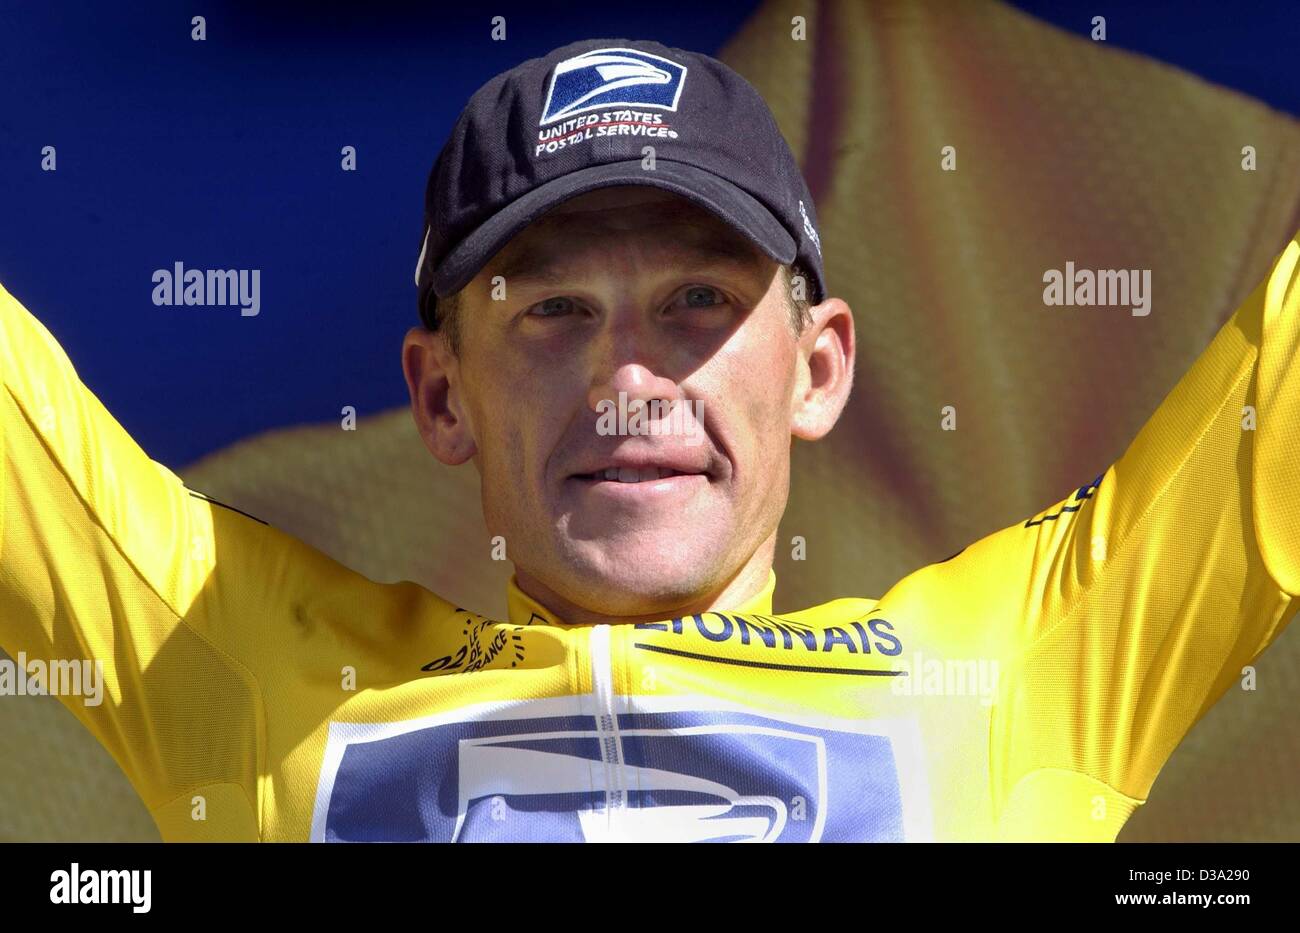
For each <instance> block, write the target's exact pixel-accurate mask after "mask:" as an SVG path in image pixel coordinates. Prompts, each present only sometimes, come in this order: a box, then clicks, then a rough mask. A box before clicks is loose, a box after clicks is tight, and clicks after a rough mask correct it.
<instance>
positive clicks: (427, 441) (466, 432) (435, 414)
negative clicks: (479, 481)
mask: <svg viewBox="0 0 1300 933" xmlns="http://www.w3.org/2000/svg"><path fill="white" fill-rule="evenodd" d="M402 373H403V374H404V375H405V376H406V389H407V391H408V392H409V393H410V395H411V416H412V417H413V418H415V427H416V428H417V429H418V430H419V432H420V437H422V438H424V446H425V447H427V448H429V453H431V454H433V455H434V456H435V457H437V458H438V459H439V460H441V461H442V462H443V463H445V464H447V465H448V466H458V465H459V464H462V463H464V462H465V461H466V460H469V459H470V458H471V457H473V456H474V455H475V454H476V453H478V446H477V445H476V444H475V442H474V431H473V427H472V426H471V425H470V423H469V419H468V418H467V417H466V412H465V406H464V403H463V400H462V399H461V397H460V360H459V359H457V357H456V355H455V354H454V353H452V352H451V348H450V347H449V346H447V341H446V340H444V339H443V337H442V335H441V334H439V333H437V332H436V331H431V330H429V329H428V328H426V327H412V328H411V329H410V330H408V331H407V332H406V337H405V338H404V339H403V340H402Z"/></svg>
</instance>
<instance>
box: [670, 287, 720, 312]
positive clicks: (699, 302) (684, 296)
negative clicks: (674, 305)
mask: <svg viewBox="0 0 1300 933" xmlns="http://www.w3.org/2000/svg"><path fill="white" fill-rule="evenodd" d="M678 302H680V303H681V304H684V305H685V306H686V307H688V308H712V307H714V306H715V305H720V304H725V303H726V299H725V298H724V297H723V295H722V292H720V291H718V290H717V289H716V288H713V287H712V286H710V285H692V286H691V287H690V288H688V289H686V290H685V291H683V292H682V293H681V295H680V296H679V297H678Z"/></svg>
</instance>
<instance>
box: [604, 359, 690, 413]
mask: <svg viewBox="0 0 1300 933" xmlns="http://www.w3.org/2000/svg"><path fill="white" fill-rule="evenodd" d="M620 394H624V397H625V400H626V403H627V404H629V405H630V404H631V403H633V402H652V401H655V400H661V401H665V402H673V401H676V400H677V395H678V387H677V383H676V382H674V381H673V380H672V379H669V378H668V377H666V376H662V375H659V374H658V373H656V372H655V371H654V370H652V369H650V368H649V367H648V366H646V365H645V364H643V363H634V362H625V363H622V364H620V365H618V366H616V367H614V368H613V369H612V370H611V371H610V372H609V373H608V374H606V375H605V376H604V377H603V378H600V379H597V380H596V381H595V383H593V385H592V387H591V390H590V391H589V392H588V393H587V405H588V406H590V408H591V410H592V411H595V412H600V410H601V407H600V406H601V403H602V402H606V403H609V404H613V405H617V404H618V403H619V395H620Z"/></svg>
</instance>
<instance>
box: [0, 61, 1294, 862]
mask: <svg viewBox="0 0 1300 933" xmlns="http://www.w3.org/2000/svg"><path fill="white" fill-rule="evenodd" d="M426 219H427V226H426V231H425V237H424V242H423V245H422V250H421V254H420V259H419V262H418V264H417V271H416V283H417V285H418V286H419V291H420V302H421V313H422V316H423V318H424V323H425V327H423V328H416V329H413V330H412V331H411V332H410V333H408V334H407V336H406V340H405V343H404V346H403V357H402V359H403V366H404V371H405V374H406V378H407V382H408V386H409V388H410V393H411V402H412V411H413V414H414V417H415V419H416V423H417V425H418V426H419V428H420V432H421V435H422V437H423V438H424V441H425V443H426V445H427V446H428V447H429V449H430V451H431V452H432V453H433V454H434V456H436V457H438V458H439V459H440V460H442V461H443V462H445V463H465V462H467V461H473V462H474V464H475V466H476V467H477V469H478V471H479V472H480V474H481V477H482V488H483V500H484V502H483V504H484V511H485V516H486V518H487V523H488V527H489V529H490V531H491V532H492V534H493V535H494V547H500V548H502V549H503V551H504V553H505V556H507V557H508V559H510V560H511V561H513V563H514V566H515V576H514V578H513V579H512V580H511V584H510V591H509V607H510V610H509V621H504V622H498V621H494V620H490V619H485V618H482V617H480V616H477V615H475V614H473V613H472V612H469V611H467V610H466V609H464V608H460V607H456V606H453V605H451V604H449V603H447V602H445V601H444V600H441V599H439V598H438V597H437V596H435V595H433V594H431V593H429V592H427V591H426V590H424V589H422V588H421V587H419V586H416V585H415V584H412V583H409V582H403V583H398V584H391V585H380V584H375V583H372V582H370V581H368V580H365V579H364V578H361V577H360V576H359V575H357V574H355V573H352V572H351V571H349V570H347V569H346V568H344V567H342V566H340V565H338V564H337V563H335V562H334V561H332V560H330V559H329V558H327V557H325V556H324V555H322V554H320V553H319V552H317V551H315V550H313V549H311V548H309V547H308V546H306V545H305V544H303V543H302V542H300V541H297V540H295V539H293V538H291V537H289V536H288V535H285V534H283V533H282V532H279V531H278V530H276V529H274V528H272V527H270V526H267V525H265V524H262V523H260V522H258V521H257V520H256V519H253V518H251V517H249V516H246V515H244V514H242V513H239V512H237V511H234V510H232V509H229V508H227V507H223V506H221V505H220V504H219V503H215V502H212V501H209V500H206V499H204V498H203V497H200V496H198V495H196V494H194V493H192V492H190V491H189V490H187V489H185V487H184V486H183V484H182V483H181V482H180V480H179V479H178V478H177V477H175V476H174V475H173V474H171V473H170V472H169V471H167V470H166V469H164V468H161V467H159V466H158V465H157V464H154V463H153V462H152V461H150V460H149V459H148V458H147V457H146V456H145V455H144V453H143V452H142V451H140V450H139V448H138V447H136V446H135V445H134V444H133V443H132V442H131V440H130V438H129V437H127V436H126V434H125V433H124V432H123V431H122V429H121V428H120V427H119V426H118V425H117V424H116V423H115V422H114V421H113V420H112V418H111V417H110V416H109V415H108V414H107V412H105V411H104V410H103V408H102V407H101V406H99V404H98V402H97V401H96V400H95V399H94V397H93V396H92V395H91V394H90V393H89V392H88V391H87V390H86V389H85V388H84V387H83V386H81V385H80V383H79V382H78V381H77V379H76V377H75V373H74V372H73V370H72V368H71V365H70V364H69V363H68V361H67V359H66V357H64V356H63V354H62V352H61V351H60V349H59V348H58V346H57V345H56V344H55V343H54V341H53V340H52V338H51V337H50V336H49V334H48V333H47V332H46V331H45V330H44V329H43V328H42V327H41V326H40V325H39V323H37V322H36V321H35V320H34V319H33V318H32V317H31V316H30V315H29V314H27V312H26V311H25V310H24V309H22V308H21V307H20V306H19V305H18V304H17V302H15V301H14V300H13V299H11V298H9V297H8V296H7V295H6V296H4V300H3V301H2V302H0V325H2V330H0V333H2V334H3V343H2V344H0V364H2V365H3V376H4V387H5V390H6V391H5V392H4V393H3V395H0V405H3V409H0V430H3V438H4V453H5V455H4V460H3V465H4V470H5V472H4V475H3V482H2V483H0V496H2V498H0V644H3V646H4V647H5V648H6V649H7V650H9V651H10V653H11V654H16V653H18V652H24V653H25V654H26V655H27V656H28V657H33V658H49V659H77V658H90V659H94V660H96V661H102V662H103V665H104V679H105V682H106V688H105V690H104V695H105V700H104V702H103V703H101V704H99V705H96V706H88V705H86V704H83V703H77V702H75V701H74V699H73V698H69V697H65V698H64V700H65V702H67V703H68V705H69V707H70V708H71V709H72V710H73V711H74V712H75V713H76V714H77V715H78V716H79V717H80V718H81V719H82V721H83V722H84V723H86V725H87V726H88V727H89V728H90V729H91V730H92V732H94V734H95V735H96V736H97V737H98V738H99V739H100V740H101V741H102V742H104V743H105V744H106V745H107V747H108V748H109V749H110V750H111V751H112V752H113V754H114V756H115V757H116V759H117V760H118V762H119V763H120V764H121V765H122V767H123V769H124V770H125V771H126V773H127V775H128V776H129V777H130V778H131V780H132V782H133V784H134V786H135V787H136V789H137V790H138V791H139V792H140V794H141V797H142V798H143V800H144V801H145V803H146V804H147V805H148V806H149V807H150V810H151V812H152V813H153V815H154V818H155V820H156V821H157V822H158V825H159V828H160V830H161V832H162V834H163V836H164V838H167V839H205V838H223V839H232V838H234V839H307V838H310V839H318V840H348V839H385V840H398V839H420V840H441V841H450V840H458V841H459V840H485V839H518V840H531V839H548V840H570V839H587V840H623V839H683V840H740V839H755V840H770V841H778V840H779V841H816V840H899V839H902V840H924V839H994V838H1040V839H1105V840H1109V839H1113V838H1114V836H1115V834H1116V833H1117V832H1118V831H1119V829H1120V827H1121V826H1122V825H1123V823H1124V821H1125V820H1126V819H1127V817H1128V815H1129V814H1130V813H1131V812H1132V810H1133V809H1134V808H1135V807H1136V806H1137V805H1139V804H1140V803H1141V802H1142V800H1143V799H1144V798H1145V796H1146V794H1147V791H1148V790H1149V788H1150V786H1151V783H1152V782H1153V781H1154V779H1155V776H1156V774H1157V773H1158V771H1159V769H1160V767H1161V765H1162V764H1163V763H1164V761H1165V760H1166V759H1167V758H1168V756H1169V754H1170V753H1171V752H1172V750H1173V748H1174V747H1175V746H1176V745H1177V743H1178V741H1179V740H1180V739H1181V738H1182V736H1183V735H1185V734H1186V732H1187V730H1188V729H1189V728H1190V727H1191V725H1192V724H1193V723H1194V722H1195V721H1196V720H1197V719H1198V718H1199V717H1200V716H1201V715H1202V714H1203V713H1204V712H1205V710H1206V709H1208V708H1209V706H1211V705H1212V704H1213V703H1214V702H1215V701H1216V700H1217V699H1218V698H1219V697H1220V696H1222V695H1223V693H1224V691H1226V690H1227V689H1228V688H1229V687H1230V686H1231V685H1232V684H1233V683H1234V682H1235V681H1236V679H1237V678H1238V677H1239V676H1240V673H1241V670H1242V668H1243V667H1244V666H1245V665H1247V664H1248V663H1249V662H1250V661H1251V660H1252V659H1253V658H1254V657H1256V656H1257V655H1258V654H1259V652H1260V651H1262V650H1263V649H1264V648H1265V647H1266V646H1267V645H1268V644H1269V643H1270V642H1271V641H1272V640H1273V639H1274V638H1275V637H1276V636H1277V634H1278V633H1279V632H1280V631H1281V630H1282V628H1283V627H1284V626H1285V625H1286V623H1287V622H1288V621H1289V620H1290V619H1291V617H1292V616H1294V614H1295V609H1296V603H1295V601H1294V599H1293V597H1294V596H1295V595H1296V594H1297V593H1300V506H1298V505H1297V496H1296V492H1297V489H1298V488H1300V465H1298V463H1297V458H1296V457H1295V456H1294V450H1295V449H1296V446H1297V442H1298V441H1300V363H1297V350H1298V349H1300V242H1292V243H1291V244H1290V245H1289V246H1288V247H1287V248H1286V249H1285V250H1284V251H1283V252H1282V254H1281V255H1280V256H1279V257H1278V260H1277V261H1276V263H1275V265H1274V267H1273V270H1272V272H1271V273H1270V275H1269V277H1268V278H1267V279H1266V280H1265V281H1264V282H1263V283H1261V284H1260V286H1259V288H1257V289H1256V290H1255V292H1254V293H1253V294H1252V295H1251V296H1250V298H1248V299H1247V301H1246V302H1245V303H1244V304H1243V305H1242V306H1241V307H1240V308H1239V309H1238V310H1237V312H1236V313H1235V314H1234V315H1233V317H1232V319H1231V320H1230V321H1229V322H1228V323H1227V324H1226V325H1225V326H1224V328H1223V329H1222V330H1221V331H1220V333H1219V334H1218V336H1217V337H1216V338H1215V340H1214V341H1213V343H1212V344H1211V345H1210V347H1209V348H1208V349H1207V350H1206V351H1205V352H1204V354H1203V355H1202V356H1201V357H1200V359H1199V360H1198V361H1197V362H1196V363H1195V364H1194V365H1193V367H1192V368H1191V370H1190V371H1189V372H1188V374H1187V375H1186V376H1185V377H1184V379H1183V380H1182V381H1181V382H1180V383H1179V385H1178V386H1177V387H1176V388H1175V389H1174V390H1173V392H1171V393H1170V395H1169V397H1168V398H1167V399H1166V400H1165V402H1164V403H1163V404H1162V405H1161V407H1160V409H1159V410H1158V411H1157V412H1156V413H1155V415H1154V416H1153V417H1152V419H1151V420H1150V421H1149V422H1148V423H1147V425H1146V426H1145V427H1144V428H1143V430H1142V431H1141V432H1140V433H1139V435H1138V437H1137V438H1136V439H1135V441H1134V442H1133V444H1132V445H1131V446H1130V448H1129V449H1128V451H1127V452H1125V454H1124V455H1123V457H1121V458H1120V459H1119V460H1118V461H1117V462H1116V463H1115V464H1114V465H1113V466H1112V467H1110V469H1108V470H1107V471H1105V472H1104V473H1103V474H1102V475H1100V476H1098V477H1096V478H1095V479H1094V480H1092V481H1091V482H1089V483H1087V484H1086V485H1083V486H1081V487H1080V488H1079V489H1078V490H1076V491H1075V492H1073V493H1072V494H1071V495H1070V496H1068V497H1067V498H1066V499H1064V500H1062V501H1061V502H1058V503H1056V504H1054V505H1052V506H1050V507H1049V508H1047V509H1045V510H1043V511H1042V512H1040V513H1039V514H1037V515H1035V516H1032V517H1031V518H1029V519H1028V520H1026V521H1025V522H1024V523H1022V524H1017V525H1015V526H1013V527H1010V528H1007V529H1004V530H1003V531H1001V532H998V533H996V534H993V535H990V536H989V537H987V538H985V539H983V540H981V541H979V542H977V543H975V544H973V545H971V546H970V547H968V548H967V549H965V550H964V551H963V552H961V553H960V554H958V555H954V556H953V557H952V558H950V559H949V560H947V561H944V562H942V563H940V564H936V565H933V566H930V567H926V568H922V569H921V570H918V571H916V572H915V573H913V574H911V575H909V576H908V577H906V578H905V579H904V580H902V581H900V582H899V583H898V584H896V585H895V586H894V587H892V588H891V589H890V590H889V591H888V592H887V593H886V594H884V596H882V597H881V598H879V599H872V598H865V597H862V596H860V595H859V596H853V597H851V598H844V599H837V600H834V601H832V602H829V603H826V604H824V605H821V606H818V607H815V608H812V609H808V610H805V611H802V612H795V613H786V614H782V615H780V616H777V615H773V613H772V593H773V588H774V585H775V580H774V576H773V574H772V571H771V563H772V554H773V552H774V549H775V547H776V546H777V542H776V538H775V535H776V528H777V523H778V521H779V519H780V516H781V512H782V510H783V508H784V505H785V501H786V493H787V488H788V478H789V445H790V443H791V440H790V439H791V438H794V437H797V438H801V439H804V440H815V439H817V438H819V437H821V436H823V435H824V434H825V433H826V432H827V431H829V430H830V428H831V427H832V426H833V424H834V422H835V420H836V418H837V417H838V415H839V413H840V411H841V410H842V408H843V405H844V402H845V400H846V398H847V396H848V393H849V390H850V384H851V374H852V369H853V355H854V354H853V348H854V329H853V323H852V317H851V312H850V310H849V308H848V307H847V305H845V303H844V302H843V301H841V300H839V299H836V298H834V297H831V295H830V293H829V291H828V289H827V285H826V282H825V276H824V272H823V265H822V255H821V251H822V244H821V243H820V238H819V235H818V233H817V227H816V215H815V212H814V210H813V206H812V201H811V198H810V197H809V195H808V192H807V188H806V186H805V185H804V183H803V180H802V178H801V177H800V175H799V173H798V170H797V168H796V167H795V164H794V160H793V158H792V156H791V154H790V152H789V149H788V147H786V145H785V143H784V141H783V140H782V138H781V136H780V133H779V132H778V131H777V129H776V127H775V124H774V122H773V121H772V119H771V116H770V114H769V113H768V112H767V110H766V107H765V106H764V105H763V104H762V102H761V100H760V99H759V98H758V96H757V94H756V93H755V92H754V91H753V89H752V88H750V87H749V85H748V84H746V83H745V82H744V81H743V80H741V79H740V78H739V77H738V76H736V75H735V74H734V73H732V72H731V71H730V70H729V69H727V68H726V67H725V66H724V65H722V64H721V63H720V62H717V61H715V60H713V59H711V58H708V57H706V56H702V55H698V54H694V53H688V52H684V51H682V50H679V49H669V48H665V47H663V46H661V45H659V44H657V43H653V42H631V41H627V40H590V41H585V42H580V43H575V44H573V45H570V46H566V47H564V48H561V49H557V50H555V51H554V52H552V53H550V54H549V55H547V56H545V57H543V58H541V59H536V60H533V61H530V62H526V63H524V64H523V65H520V66H519V67H517V68H515V69H512V70H511V71H509V72H507V73H505V74H503V75H500V76H498V77H497V78H495V79H493V80H492V81H490V82H488V84H487V85H485V86H484V87H483V88H482V89H480V90H479V91H478V92H477V93H476V94H475V95H474V97H473V98H472V99H471V101H470V103H469V105H468V106H467V108H466V110H465V112H464V113H463V114H462V116H461V118H460V120H459V121H458V123H457V125H456V127H455V129H454V130H453V132H452V136H451V139H450V140H449V142H448V143H447V145H446V147H445V148H444V150H443V152H442V154H441V155H440V157H439V159H438V162H437V164H436V165H435V166H434V170H433V173H432V176H431V179H430V184H429V189H428V197H427V217H426Z"/></svg>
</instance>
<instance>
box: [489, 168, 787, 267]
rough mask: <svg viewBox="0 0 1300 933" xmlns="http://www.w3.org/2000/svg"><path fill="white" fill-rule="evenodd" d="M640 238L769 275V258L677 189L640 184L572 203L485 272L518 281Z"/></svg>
mask: <svg viewBox="0 0 1300 933" xmlns="http://www.w3.org/2000/svg"><path fill="white" fill-rule="evenodd" d="M628 237H631V238H635V239H636V240H637V241H638V243H639V244H640V245H643V246H644V247H645V248H646V249H649V250H654V251H658V252H662V253H664V254H665V258H667V257H668V256H676V257H685V256H688V255H689V256H692V257H693V258H698V259H704V260H717V261H726V262H730V263H732V264H736V265H743V266H749V267H752V268H753V269H754V270H755V271H761V270H763V269H764V268H765V267H766V265H767V264H768V263H769V262H772V261H773V260H769V259H768V257H767V256H766V255H765V254H764V253H763V252H762V251H761V250H760V249H759V248H758V247H757V246H756V245H754V244H753V243H752V242H751V241H750V240H749V239H748V238H746V237H745V236H744V235H742V234H741V233H740V232H738V231H737V230H735V229H734V228H732V227H731V226H730V225H729V224H727V223H726V222H725V221H723V220H721V219H719V218H718V217H717V216H716V215H715V214H713V213H712V212H710V211H708V210H706V209H704V208H702V207H699V206H698V205H696V204H694V203H692V202H691V201H688V200H687V199H686V198H683V197H681V196H679V195H677V194H674V193H672V192H671V191H664V190H661V189H659V188H650V187H646V186H637V185H623V186H618V187H612V188H600V189H597V190H596V191H590V192H587V193H586V194H583V195H579V196H577V197H575V198H571V199H569V200H568V201H565V202H563V203H561V204H559V205H557V206H556V207H554V208H552V209H551V210H550V211H549V212H548V213H546V214H545V215H543V216H542V217H540V218H538V219H537V220H535V221H533V223H532V224H530V225H529V226H528V227H526V228H525V229H524V230H522V231H520V232H519V233H518V234H516V235H515V237H514V238H513V239H512V240H511V241H510V242H509V243H507V244H506V246H505V247H504V248H502V250H501V251H500V252H498V253H497V255H496V256H494V257H493V258H492V260H491V261H490V262H489V263H488V265H487V267H486V268H485V269H484V274H490V275H501V276H504V277H505V278H506V279H507V281H508V280H509V279H510V278H511V276H512V275H513V276H518V275H520V274H522V273H525V272H528V271H533V270H535V269H540V268H545V267H552V266H556V265H562V264H563V263H564V261H565V260H566V259H569V260H576V259H579V258H581V257H582V256H583V254H584V253H589V252H599V251H600V250H601V249H602V247H603V248H606V249H607V248H608V246H609V243H610V242H611V238H628Z"/></svg>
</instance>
